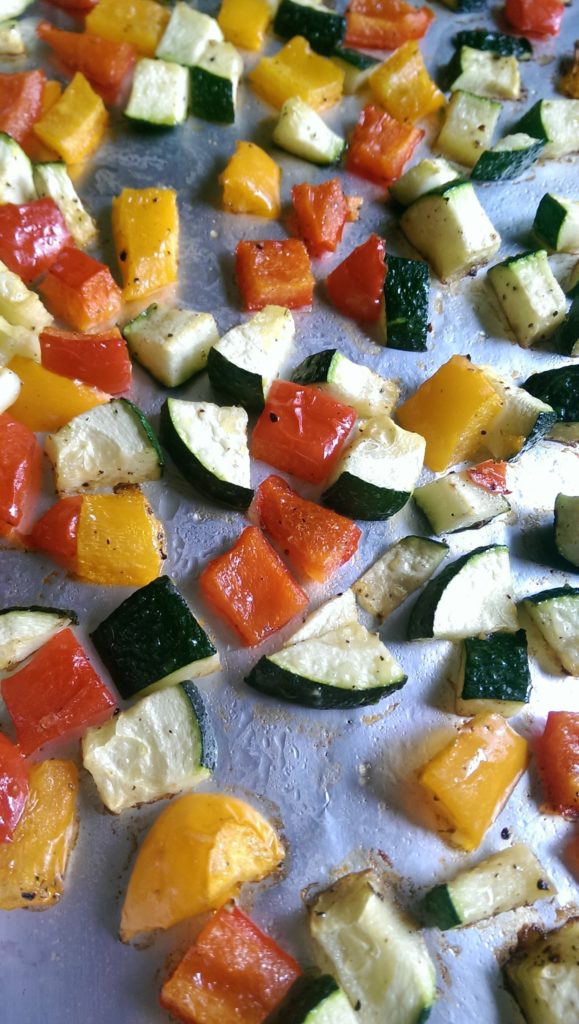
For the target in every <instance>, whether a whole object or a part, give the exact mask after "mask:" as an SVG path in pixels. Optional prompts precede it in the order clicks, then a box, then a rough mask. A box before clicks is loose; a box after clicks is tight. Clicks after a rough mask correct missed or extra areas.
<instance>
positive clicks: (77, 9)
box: [48, 0, 99, 14]
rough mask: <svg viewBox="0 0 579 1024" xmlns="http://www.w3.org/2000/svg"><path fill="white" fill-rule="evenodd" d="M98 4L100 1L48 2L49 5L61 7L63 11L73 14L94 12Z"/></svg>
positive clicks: (53, 0)
mask: <svg viewBox="0 0 579 1024" xmlns="http://www.w3.org/2000/svg"><path fill="white" fill-rule="evenodd" d="M98 2H99V0H48V3H50V4H54V6H55V7H60V8H62V10H63V11H71V12H72V13H73V14H77V13H78V14H86V13H87V12H88V11H92V9H93V7H96V5H97V4H98Z"/></svg>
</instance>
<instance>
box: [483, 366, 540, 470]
mask: <svg viewBox="0 0 579 1024" xmlns="http://www.w3.org/2000/svg"><path fill="white" fill-rule="evenodd" d="M480 369H481V370H482V371H483V372H484V375H485V377H486V379H487V380H488V382H489V383H490V384H491V385H492V386H493V388H494V389H495V391H496V393H497V395H498V396H499V398H500V400H501V409H500V411H499V413H498V414H497V416H495V418H494V419H493V420H492V422H491V424H490V426H489V427H488V428H487V432H486V434H485V436H484V438H483V442H484V446H485V448H488V450H489V452H490V453H491V455H492V456H493V457H494V458H495V459H515V458H517V457H518V456H519V455H521V454H522V453H523V452H524V451H528V449H529V448H532V447H533V445H535V444H537V442H538V441H540V440H541V438H542V437H545V435H546V434H548V433H549V431H550V430H551V428H552V427H553V424H554V423H555V422H556V420H557V414H556V413H555V411H554V410H553V409H552V408H551V406H550V405H547V404H546V402H542V401H541V400H540V399H539V398H534V397H533V396H532V395H529V393H528V391H525V389H524V387H517V385H516V384H509V383H508V382H507V381H505V380H504V379H503V378H502V377H499V375H498V374H497V373H496V372H495V369H494V367H492V366H481V367H480Z"/></svg>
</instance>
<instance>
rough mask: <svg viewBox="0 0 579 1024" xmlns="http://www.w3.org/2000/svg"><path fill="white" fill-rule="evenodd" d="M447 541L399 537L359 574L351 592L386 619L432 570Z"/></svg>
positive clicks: (361, 602)
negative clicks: (361, 574) (384, 552)
mask: <svg viewBox="0 0 579 1024" xmlns="http://www.w3.org/2000/svg"><path fill="white" fill-rule="evenodd" d="M448 550H449V549H448V544H441V543H440V541H437V540H429V539H428V537H403V538H402V540H399V541H396V543H395V544H393V545H392V547H391V548H389V549H388V551H387V552H386V554H385V555H382V557H381V558H379V559H378V561H377V562H374V564H373V565H372V566H370V568H369V569H368V570H367V571H366V572H365V573H364V574H363V576H360V579H359V580H357V582H356V583H354V585H353V588H352V589H353V591H354V593H355V595H356V597H357V599H358V603H359V604H361V606H362V608H363V609H364V610H365V611H367V612H370V613H371V614H372V615H377V616H379V617H380V618H381V619H386V618H387V617H388V616H389V615H390V614H391V613H392V612H393V611H395V609H396V608H398V607H399V606H400V605H401V604H402V603H403V602H404V601H405V600H406V598H407V597H410V595H411V594H413V593H414V591H415V590H418V589H419V588H420V587H421V586H423V584H424V583H426V581H427V580H429V579H430V577H431V576H432V575H433V574H434V573H435V572H436V570H437V569H438V567H439V565H440V563H441V562H443V561H444V559H445V558H446V556H447V554H448Z"/></svg>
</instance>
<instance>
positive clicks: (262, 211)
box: [219, 142, 281, 220]
mask: <svg viewBox="0 0 579 1024" xmlns="http://www.w3.org/2000/svg"><path fill="white" fill-rule="evenodd" d="M280 181H281V170H280V168H279V167H278V165H277V164H276V163H275V162H274V161H273V160H272V159H271V157H270V156H268V154H267V153H265V152H264V150H263V149H260V148H259V146H256V145H255V143H254V142H238V143H237V145H236V149H235V153H234V154H233V156H232V157H231V160H230V161H229V163H228V164H227V167H226V168H225V170H224V171H223V173H222V174H221V175H220V176H219V183H220V184H221V185H223V209H224V210H228V211H229V213H253V214H256V215H257V216H258V217H268V218H269V219H270V220H271V219H273V220H275V219H276V218H277V217H279V215H280V212H281V199H280Z"/></svg>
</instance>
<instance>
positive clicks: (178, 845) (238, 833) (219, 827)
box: [120, 793, 285, 942]
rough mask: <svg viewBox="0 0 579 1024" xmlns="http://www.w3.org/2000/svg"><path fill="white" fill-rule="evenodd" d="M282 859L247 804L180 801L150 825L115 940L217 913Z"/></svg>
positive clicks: (194, 798)
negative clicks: (117, 936)
mask: <svg viewBox="0 0 579 1024" xmlns="http://www.w3.org/2000/svg"><path fill="white" fill-rule="evenodd" d="M284 856H285V854H284V849H283V847H282V845H281V843H280V841H279V839H278V837H277V835H276V833H275V831H274V829H273V828H272V826H271V825H270V824H269V822H267V821H266V820H265V818H263V817H262V816H261V814H259V813H258V811H256V810H254V809H253V807H250V805H249V804H246V803H244V802H243V801H242V800H236V799H235V798H234V797H231V796H221V795H219V794H218V793H194V794H191V795H189V796H183V797H181V798H180V799H179V800H176V801H174V803H172V804H170V805H169V807H167V808H166V809H165V810H164V811H163V812H162V814H161V815H160V817H159V818H157V821H156V822H155V824H154V825H153V827H152V829H151V830H150V832H149V833H148V834H147V836H146V837H145V841H144V843H143V845H142V847H141V849H140V850H139V853H138V856H137V861H136V863H135V866H134V868H133V873H132V875H131V878H130V881H129V888H128V890H127V895H126V898H125V903H124V906H123V912H122V918H121V929H120V935H121V939H122V940H123V942H126V941H128V940H129V939H131V938H133V936H135V935H138V934H139V933H140V932H149V931H152V930H153V929H155V928H170V927H171V926H172V925H174V924H177V922H178V921H183V920H185V919H186V918H188V917H193V915H195V914H204V913H206V912H207V911H208V910H216V909H217V908H218V907H221V906H223V904H224V903H226V902H227V900H230V899H232V898H233V897H234V896H236V895H237V893H238V891H239V888H240V886H241V885H242V883H243V882H258V881H259V880H260V879H262V878H265V877H266V875H269V874H270V873H271V872H272V871H274V870H275V868H277V866H278V865H279V864H280V863H281V862H282V861H283V859H284Z"/></svg>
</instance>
